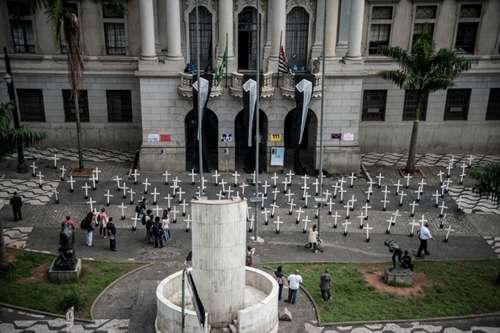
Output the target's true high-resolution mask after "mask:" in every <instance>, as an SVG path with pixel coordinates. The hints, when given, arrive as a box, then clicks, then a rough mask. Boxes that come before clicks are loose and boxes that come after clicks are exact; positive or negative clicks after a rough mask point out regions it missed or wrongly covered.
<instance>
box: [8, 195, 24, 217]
mask: <svg viewBox="0 0 500 333" xmlns="http://www.w3.org/2000/svg"><path fill="white" fill-rule="evenodd" d="M10 205H11V206H12V213H13V214H14V222H17V221H19V220H22V219H23V216H22V214H21V207H22V205H23V200H22V199H21V197H20V196H19V195H17V192H14V195H13V196H12V198H10Z"/></svg>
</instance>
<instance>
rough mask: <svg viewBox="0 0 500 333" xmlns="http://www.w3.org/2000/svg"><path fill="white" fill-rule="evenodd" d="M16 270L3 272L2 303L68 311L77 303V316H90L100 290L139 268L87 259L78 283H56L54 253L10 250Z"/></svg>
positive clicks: (62, 312) (1, 284) (0, 284)
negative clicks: (49, 275) (52, 272)
mask: <svg viewBox="0 0 500 333" xmlns="http://www.w3.org/2000/svg"><path fill="white" fill-rule="evenodd" d="M7 257H8V259H9V261H10V262H12V263H13V269H12V270H10V271H9V272H4V273H0V302H3V303H8V304H12V305H17V306H22V307H26V308H30V309H36V310H41V311H49V312H53V313H59V314H64V313H65V312H66V310H67V308H69V307H70V306H71V304H75V303H77V306H75V308H76V311H75V312H76V316H77V317H80V318H90V307H91V305H92V302H93V301H94V299H95V298H96V297H97V296H98V295H99V293H100V292H101V291H102V290H103V289H104V288H106V286H108V285H109V284H110V283H111V282H113V281H114V280H116V279H117V278H118V277H120V276H122V275H123V274H125V273H127V272H129V271H130V270H132V269H135V268H137V267H139V266H140V265H138V264H132V263H130V264H128V263H127V264H123V263H112V262H103V261H83V262H82V273H81V275H80V280H79V281H78V282H66V283H52V282H49V280H48V279H47V270H48V267H49V266H50V264H51V262H52V260H53V259H54V257H53V256H51V255H47V254H39V253H33V252H26V251H20V250H13V249H8V250H7Z"/></svg>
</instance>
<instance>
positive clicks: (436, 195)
mask: <svg viewBox="0 0 500 333" xmlns="http://www.w3.org/2000/svg"><path fill="white" fill-rule="evenodd" d="M432 196H433V197H434V198H435V199H436V201H435V203H434V206H436V207H437V206H438V205H439V197H440V196H441V195H440V194H439V190H436V193H435V194H433V195H432Z"/></svg>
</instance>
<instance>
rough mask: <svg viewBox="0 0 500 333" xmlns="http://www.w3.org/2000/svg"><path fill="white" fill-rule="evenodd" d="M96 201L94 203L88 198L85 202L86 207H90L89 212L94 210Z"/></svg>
mask: <svg viewBox="0 0 500 333" xmlns="http://www.w3.org/2000/svg"><path fill="white" fill-rule="evenodd" d="M96 202H97V201H94V200H92V197H90V198H89V201H87V202H86V204H87V205H89V206H90V211H93V210H94V204H95V203H96Z"/></svg>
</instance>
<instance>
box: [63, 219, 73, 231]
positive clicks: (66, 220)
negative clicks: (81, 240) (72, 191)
mask: <svg viewBox="0 0 500 333" xmlns="http://www.w3.org/2000/svg"><path fill="white" fill-rule="evenodd" d="M63 224H66V225H68V226H69V227H71V229H73V230H75V229H76V222H75V220H73V219H72V218H71V216H70V215H66V219H65V220H64V222H63Z"/></svg>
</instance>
